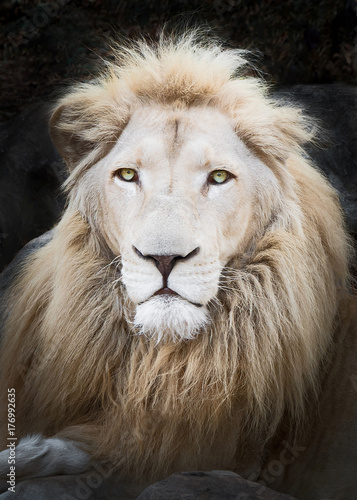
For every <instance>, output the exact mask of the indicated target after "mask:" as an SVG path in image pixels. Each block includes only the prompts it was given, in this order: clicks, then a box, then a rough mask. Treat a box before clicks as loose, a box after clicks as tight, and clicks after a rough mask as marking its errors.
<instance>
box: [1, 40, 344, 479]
mask: <svg viewBox="0 0 357 500" xmlns="http://www.w3.org/2000/svg"><path fill="white" fill-rule="evenodd" d="M244 65H245V62H244V60H243V53H242V52H239V51H235V50H223V49H222V48H221V47H220V46H219V45H218V44H215V43H211V44H207V43H203V42H200V41H198V40H197V39H195V37H193V36H191V35H187V36H185V37H183V38H181V39H180V40H178V41H176V42H174V41H172V40H162V41H161V43H159V44H158V45H157V46H156V47H149V46H148V45H146V44H144V43H142V42H140V43H138V44H137V45H133V46H131V47H129V48H126V49H124V50H122V51H121V52H119V51H118V49H116V61H115V62H112V63H111V64H110V65H108V68H107V70H106V71H105V72H104V73H103V74H102V76H101V77H100V78H98V79H97V80H96V81H94V82H92V83H88V84H84V85H79V86H77V87H75V88H74V89H72V90H71V91H70V92H69V93H68V94H67V95H66V96H64V97H63V99H62V100H61V101H60V102H59V104H58V106H57V108H56V110H55V112H54V115H53V118H52V136H53V139H54V142H55V144H56V146H57V147H58V149H59V150H60V152H61V154H62V155H63V156H64V158H65V159H66V161H67V163H68V165H69V167H70V169H71V171H72V173H71V175H70V177H69V180H68V182H67V188H68V190H69V204H68V208H67V210H66V212H65V214H64V216H63V218H62V220H61V221H60V223H59V224H58V226H57V227H56V228H55V234H54V237H53V239H52V241H51V242H49V243H48V244H47V245H46V246H45V247H44V248H42V249H41V250H39V251H37V252H36V253H35V254H34V255H33V256H31V257H30V258H29V259H28V260H27V262H26V263H25V265H24V266H23V269H22V272H21V275H20V276H19V277H18V279H17V281H16V283H15V284H14V286H13V288H12V290H11V294H10V296H9V298H8V304H9V307H8V313H7V319H6V325H5V337H4V341H3V344H2V351H1V366H2V373H1V384H2V387H16V391H17V402H18V403H17V404H18V408H17V433H18V437H20V436H22V435H25V434H26V433H34V432H42V433H43V434H45V435H46V436H52V435H53V434H56V433H61V432H62V433H63V435H65V436H72V437H73V438H74V439H76V440H79V441H81V440H82V441H84V442H87V443H89V444H90V446H91V449H92V453H93V455H94V456H95V457H97V458H98V459H100V460H106V461H110V462H111V463H112V464H113V465H114V466H115V467H116V468H118V470H120V471H121V473H122V474H124V475H125V474H127V475H128V476H130V477H142V476H148V477H163V476H164V475H165V474H168V473H170V472H172V471H175V470H180V469H181V468H182V464H183V463H184V464H185V469H188V468H189V467H192V468H197V467H199V468H205V467H207V468H208V467H210V464H209V463H205V461H204V457H205V450H208V449H212V447H213V448H215V449H216V450H217V462H218V463H220V464H221V467H222V468H223V467H228V466H229V465H228V464H227V463H226V460H227V456H228V455H227V454H228V451H227V450H226V449H222V447H221V446H220V442H221V440H222V436H224V435H226V434H227V432H228V429H229V432H230V433H232V432H233V434H234V435H235V437H236V442H237V443H238V450H239V452H238V455H237V460H239V459H241V458H242V457H243V456H244V454H245V453H249V450H250V449H256V450H258V452H260V451H261V450H262V447H263V445H264V444H265V443H266V442H267V441H268V440H269V439H271V438H272V437H273V436H274V435H275V433H276V432H277V430H278V429H279V426H281V425H283V423H284V422H286V421H287V422H288V423H289V425H290V426H291V428H293V429H298V428H299V423H300V422H301V421H302V419H303V418H304V415H305V414H306V411H307V409H306V403H307V401H308V398H311V397H314V395H315V396H316V395H317V394H318V392H319V390H320V381H321V373H322V371H323V365H324V363H325V362H326V360H327V359H328V356H329V352H330V348H331V346H332V343H333V338H334V334H335V326H336V321H337V316H338V308H339V301H340V299H341V297H343V295H344V294H345V293H346V287H347V283H348V258H349V244H348V237H347V235H346V232H345V229H344V223H343V219H342V215H341V210H340V206H339V203H338V200H337V196H336V194H335V192H334V191H333V189H332V188H331V187H330V186H329V184H328V183H327V181H326V180H325V179H324V178H323V177H322V175H321V174H320V173H319V172H318V171H317V170H315V169H314V168H312V167H311V166H310V165H309V163H308V161H307V160H306V159H305V156H304V155H303V154H302V150H301V147H300V145H301V144H302V143H304V142H306V141H307V140H309V139H310V138H311V132H310V131H311V127H310V125H309V124H308V121H307V120H305V119H304V117H303V116H302V114H301V112H300V111H299V110H298V109H296V108H294V107H292V106H290V105H283V104H281V103H279V102H277V101H273V100H271V99H269V98H268V97H267V94H266V89H265V87H264V85H263V83H262V82H260V81H257V80H256V79H253V78H244V77H243V67H244ZM151 102H162V103H167V105H173V103H174V104H175V105H177V106H192V105H195V106H213V107H218V108H219V109H221V110H222V111H224V112H225V113H226V114H228V116H229V117H230V118H231V120H232V123H234V125H235V129H236V132H237V134H238V135H239V137H241V138H242V139H243V141H244V142H245V143H246V144H247V145H248V147H249V148H250V149H251V150H252V151H254V153H255V154H258V155H259V156H260V157H261V158H263V159H264V161H265V162H266V163H267V165H268V166H269V167H270V168H271V169H272V170H273V171H274V172H275V174H276V175H277V177H278V179H279V180H280V182H281V185H282V186H283V189H284V192H285V194H286V200H285V201H284V202H283V201H282V203H281V207H280V209H279V211H278V212H277V213H275V214H274V217H273V218H272V219H271V221H270V223H269V227H268V229H267V230H265V231H263V228H262V231H260V232H258V233H257V234H256V235H255V238H254V239H253V245H252V246H251V247H250V248H249V249H247V250H246V252H245V253H244V254H242V255H237V256H236V257H235V258H234V259H232V260H231V261H230V262H228V263H227V266H226V267H225V268H224V270H223V273H222V277H221V287H220V291H219V294H218V296H217V301H215V303H212V304H210V306H209V307H210V309H211V314H212V321H211V323H210V324H209V325H208V326H206V327H205V330H204V331H203V332H201V334H200V335H199V336H197V338H195V339H193V340H190V341H181V342H171V343H170V342H166V343H160V344H157V345H156V344H154V343H152V342H151V341H150V340H149V339H147V338H145V337H143V336H139V335H136V332H135V330H134V328H133V327H132V325H131V319H132V313H133V312H132V305H131V303H130V301H129V299H128V298H127V296H126V292H125V289H124V287H123V285H122V284H121V281H120V258H117V257H118V256H115V255H112V253H111V251H110V250H109V248H108V246H107V245H106V242H105V237H104V235H103V234H102V233H101V226H100V221H101V217H103V214H102V213H101V211H100V208H99V207H98V206H97V205H96V201H95V200H93V199H92V198H91V196H90V195H89V193H87V192H86V190H85V186H83V185H82V184H81V177H82V175H83V172H84V171H85V170H87V169H88V168H90V166H91V165H93V163H95V162H96V161H97V160H98V159H99V158H101V157H102V156H103V155H104V154H106V152H108V150H109V149H110V147H111V146H112V144H113V141H115V140H116V138H117V137H118V135H119V134H120V132H121V130H122V129H123V128H124V126H125V124H126V123H127V121H128V119H129V117H130V115H131V113H132V112H133V109H135V108H136V107H138V106H140V105H143V104H144V105H148V104H150V103H151ZM263 213H264V207H257V218H258V219H259V217H260V216H261V214H263ZM310 401H311V400H310ZM310 404H311V403H310ZM73 426H82V429H83V432H82V435H81V436H78V431H77V430H76V429H78V428H77V427H73ZM71 427H72V428H73V430H72V431H71ZM98 429H99V430H98ZM217 462H216V463H215V464H214V466H215V468H218V465H217Z"/></svg>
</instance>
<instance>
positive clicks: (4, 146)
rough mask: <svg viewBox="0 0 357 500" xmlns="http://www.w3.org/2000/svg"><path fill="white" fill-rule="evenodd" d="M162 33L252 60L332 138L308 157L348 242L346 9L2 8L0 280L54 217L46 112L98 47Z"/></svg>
mask: <svg viewBox="0 0 357 500" xmlns="http://www.w3.org/2000/svg"><path fill="white" fill-rule="evenodd" d="M165 23H166V24H168V28H170V27H171V29H172V28H174V27H175V26H176V27H179V28H178V29H181V28H182V26H184V25H185V24H188V25H189V26H192V25H195V24H196V25H200V26H207V27H210V28H212V29H213V32H214V33H215V34H216V35H218V36H219V37H220V38H221V39H222V40H223V41H224V43H225V44H226V45H227V46H230V47H239V48H245V49H249V50H251V51H253V59H254V60H255V65H256V66H257V67H258V68H259V71H260V72H261V73H260V74H261V76H263V78H265V79H266V80H267V81H268V82H270V83H271V84H274V86H275V87H276V88H277V89H278V91H280V92H281V93H282V94H283V95H286V96H292V97H294V98H296V99H297V100H298V101H299V103H300V102H301V103H302V105H303V107H304V108H305V109H306V110H307V111H308V113H310V114H312V115H313V116H314V115H315V114H316V116H317V117H318V118H319V119H321V120H322V123H323V127H326V129H328V130H331V131H332V132H333V133H335V132H336V136H335V137H334V136H333V134H332V135H331V137H333V138H332V140H331V142H330V144H329V146H328V147H327V148H325V150H321V151H320V152H317V153H316V152H314V153H313V154H312V156H313V159H314V160H315V161H316V163H317V165H319V166H320V168H322V169H323V170H324V172H325V174H326V175H327V176H328V178H329V179H330V181H331V182H332V183H333V185H334V186H335V187H336V189H337V190H338V192H339V194H340V196H341V201H342V203H343V206H344V208H345V210H346V213H347V219H348V220H347V222H348V224H349V228H350V230H351V231H352V233H354V234H355V236H356V235H357V150H356V145H357V136H356V127H355V120H356V113H357V93H356V88H354V89H353V87H354V86H355V85H356V83H357V51H356V49H355V42H356V24H357V23H356V12H355V1H354V0H212V1H209V0H203V1H197V0H190V1H187V0H177V1H168V0H164V1H161V2H160V1H154V0H132V1H126V0H117V1H110V0H2V1H1V0H0V24H1V32H0V54H1V62H0V96H1V100H0V156H1V158H0V162H1V163H0V271H1V269H2V268H3V267H4V266H5V265H6V264H7V263H8V262H10V260H11V259H12V258H13V256H14V254H15V253H16V252H17V251H18V250H19V249H20V248H21V247H22V246H23V245H24V244H26V243H27V242H28V241H30V240H31V239H32V238H34V237H36V236H38V235H40V234H42V233H43V232H45V231H47V230H48V229H49V228H51V227H52V226H53V225H54V224H55V222H56V221H57V220H58V218H59V217H60V214H61V211H62V210H63V207H64V203H65V199H64V196H63V194H62V192H61V190H60V185H61V183H62V182H63V180H64V178H65V175H66V171H65V169H64V166H63V162H62V160H61V159H60V158H59V156H58V154H57V152H56V151H55V150H54V148H53V146H52V144H51V141H50V139H49V136H48V108H49V104H50V103H51V102H53V101H54V99H55V98H56V96H57V95H58V93H59V92H60V91H61V90H63V89H64V88H66V87H67V86H68V85H70V84H71V83H73V82H77V81H84V80H88V79H90V78H92V76H93V75H95V73H96V71H97V69H98V61H99V62H100V60H101V58H103V57H104V58H105V57H108V55H109V51H108V44H107V40H108V38H110V37H114V38H118V37H119V38H120V37H121V36H124V37H129V38H135V37H136V36H137V35H141V36H144V37H150V38H152V39H156V38H157V37H158V35H159V33H160V30H161V28H162V27H163V25H164V24H165Z"/></svg>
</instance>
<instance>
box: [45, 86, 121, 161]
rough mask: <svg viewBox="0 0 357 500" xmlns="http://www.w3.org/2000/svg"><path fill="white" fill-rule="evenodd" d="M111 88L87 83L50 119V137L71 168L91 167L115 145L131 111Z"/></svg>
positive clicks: (60, 106) (63, 99) (57, 109)
mask: <svg viewBox="0 0 357 500" xmlns="http://www.w3.org/2000/svg"><path fill="white" fill-rule="evenodd" d="M110 90H111V89H109V88H108V87H104V86H100V85H95V84H86V85H81V86H80V87H77V88H75V89H74V90H72V91H71V92H69V93H68V94H67V95H66V96H65V97H64V98H62V99H61V100H60V101H59V103H58V104H57V106H56V107H55V109H54V110H53V114H52V116H51V119H50V135H51V139H52V142H53V144H54V145H55V147H56V149H57V151H58V152H59V153H60V155H61V156H62V157H63V158H64V159H65V161H66V163H67V165H68V168H69V169H70V170H73V169H74V168H75V167H76V166H77V165H82V166H85V167H90V166H91V165H93V164H94V163H95V162H97V161H98V160H99V159H100V158H103V156H105V155H106V154H107V153H108V152H109V150H110V149H111V148H112V147H113V146H114V144H115V142H116V140H117V139H118V137H119V135H120V133H121V132H122V130H123V128H124V127H125V124H126V123H127V121H128V117H129V109H128V106H127V105H124V104H123V103H121V102H120V101H118V100H117V99H115V97H114V95H113V93H112V92H110Z"/></svg>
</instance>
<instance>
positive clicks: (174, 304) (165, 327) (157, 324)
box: [134, 295, 208, 343]
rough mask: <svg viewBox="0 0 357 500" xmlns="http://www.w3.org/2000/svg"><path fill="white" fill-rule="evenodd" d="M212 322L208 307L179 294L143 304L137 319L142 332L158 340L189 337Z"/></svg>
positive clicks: (135, 319) (139, 306)
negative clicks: (178, 295)
mask: <svg viewBox="0 0 357 500" xmlns="http://www.w3.org/2000/svg"><path fill="white" fill-rule="evenodd" d="M207 322H208V312H207V309H206V307H198V306H195V305H194V304H191V303H190V302H188V301H187V300H183V299H181V298H178V297H175V296H173V297H172V296H167V295H162V296H157V297H153V298H152V299H150V300H148V301H146V302H144V303H142V304H139V305H138V306H137V308H136V315H135V318H134V324H135V326H137V327H139V328H140V333H141V334H143V335H146V336H147V337H149V338H151V339H153V340H154V341H156V343H159V342H161V341H162V340H174V341H178V340H189V339H192V338H194V337H195V336H196V335H197V334H198V332H199V330H200V328H202V326H203V325H205V324H206V323H207Z"/></svg>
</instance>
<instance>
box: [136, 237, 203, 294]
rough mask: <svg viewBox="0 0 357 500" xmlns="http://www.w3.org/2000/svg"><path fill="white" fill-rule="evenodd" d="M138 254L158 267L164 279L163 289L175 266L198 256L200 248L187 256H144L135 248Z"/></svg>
mask: <svg viewBox="0 0 357 500" xmlns="http://www.w3.org/2000/svg"><path fill="white" fill-rule="evenodd" d="M133 249H134V251H135V253H136V254H138V255H139V257H142V258H143V259H147V260H152V261H154V263H155V265H156V267H157V268H158V270H159V271H160V273H161V274H162V277H163V281H164V283H163V288H166V287H167V279H168V277H169V274H170V273H171V271H172V269H173V268H174V266H175V264H176V263H177V262H178V261H180V260H188V259H190V258H191V257H194V256H195V255H197V254H198V252H199V248H198V247H197V248H195V249H194V250H192V252H190V253H188V254H187V255H144V254H142V253H141V252H140V250H138V249H137V248H136V247H133Z"/></svg>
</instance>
